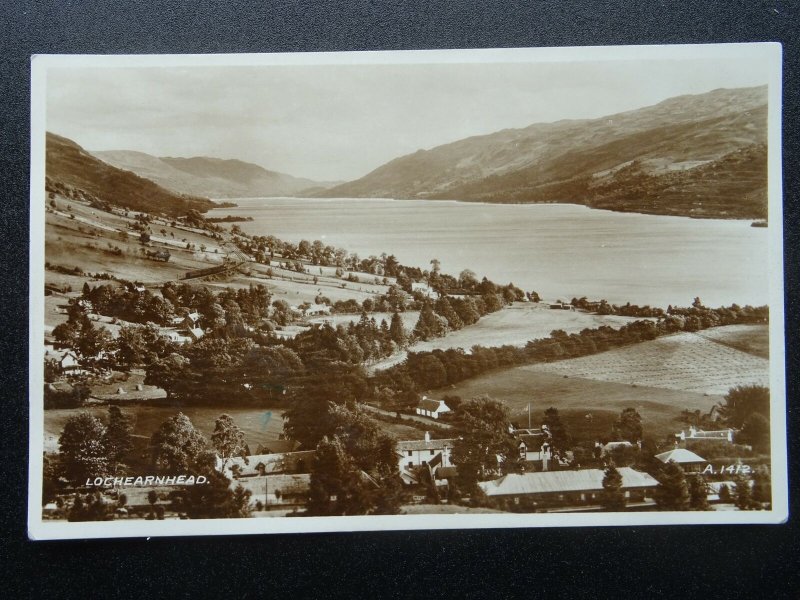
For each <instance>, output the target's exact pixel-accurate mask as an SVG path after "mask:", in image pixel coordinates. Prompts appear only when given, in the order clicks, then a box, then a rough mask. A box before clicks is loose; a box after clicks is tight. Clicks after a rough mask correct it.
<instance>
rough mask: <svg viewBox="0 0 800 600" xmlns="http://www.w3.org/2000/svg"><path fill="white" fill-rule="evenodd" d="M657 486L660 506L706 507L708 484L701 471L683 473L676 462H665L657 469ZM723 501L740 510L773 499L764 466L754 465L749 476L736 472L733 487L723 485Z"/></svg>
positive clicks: (677, 507) (657, 502)
mask: <svg viewBox="0 0 800 600" xmlns="http://www.w3.org/2000/svg"><path fill="white" fill-rule="evenodd" d="M656 478H657V479H658V481H659V487H658V488H657V490H656V498H655V500H656V504H657V505H658V508H659V510H671V511H676V510H709V506H708V494H709V486H708V483H707V482H706V480H705V479H704V478H703V476H702V475H701V474H700V473H691V474H686V473H685V472H684V470H683V469H682V468H681V466H680V465H679V464H677V463H676V462H674V461H670V462H668V463H667V464H666V465H664V466H663V468H662V469H661V470H660V471H659V472H658V473H656ZM719 499H720V501H722V502H733V503H734V504H735V505H736V507H737V508H738V509H739V510H758V509H761V508H764V507H765V506H767V505H769V504H770V503H771V502H772V484H771V479H770V474H769V470H768V469H767V468H766V467H761V468H759V469H756V470H755V471H754V473H753V477H752V479H749V478H747V477H745V476H744V475H737V476H736V478H735V479H734V485H733V490H731V489H730V488H728V486H727V485H722V486H721V487H720V490H719Z"/></svg>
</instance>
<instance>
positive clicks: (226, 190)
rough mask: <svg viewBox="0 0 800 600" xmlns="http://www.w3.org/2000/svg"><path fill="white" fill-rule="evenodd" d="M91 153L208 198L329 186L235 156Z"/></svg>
mask: <svg viewBox="0 0 800 600" xmlns="http://www.w3.org/2000/svg"><path fill="white" fill-rule="evenodd" d="M92 154H94V156H96V157H97V158H99V159H100V160H102V161H104V162H106V163H108V164H110V165H113V166H115V167H118V168H121V169H125V170H127V171H131V172H133V173H136V174H137V175H140V176H142V177H146V178H148V179H150V180H152V181H155V182H156V183H158V184H159V185H161V186H162V187H165V188H166V189H169V190H172V191H174V192H177V193H184V194H200V195H204V196H209V197H212V198H259V197H266V196H292V195H295V194H298V193H300V192H302V191H304V190H307V189H310V188H317V189H319V188H321V189H324V188H325V186H326V185H332V184H327V183H326V182H319V181H314V180H311V179H305V178H302V177H294V176H292V175H288V174H286V173H279V172H277V171H270V170H269V169H265V168H264V167H262V166H260V165H257V164H255V163H249V162H246V161H242V160H239V159H235V158H229V159H226V158H215V157H209V156H193V157H188V158H185V157H172V156H154V155H152V154H147V153H145V152H139V151H135V150H102V151H94V152H93V153H92Z"/></svg>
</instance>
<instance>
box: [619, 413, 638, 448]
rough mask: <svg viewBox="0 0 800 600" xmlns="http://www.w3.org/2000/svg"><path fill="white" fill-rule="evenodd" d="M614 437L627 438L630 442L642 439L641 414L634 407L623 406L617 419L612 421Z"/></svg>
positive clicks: (633, 442)
mask: <svg viewBox="0 0 800 600" xmlns="http://www.w3.org/2000/svg"><path fill="white" fill-rule="evenodd" d="M613 434H614V437H615V438H616V439H617V440H627V441H629V442H631V443H632V444H635V443H636V442H640V441H641V440H642V416H641V415H640V414H639V413H638V412H637V411H636V409H635V408H624V409H622V413H621V414H620V416H619V419H617V421H616V422H615V423H614V429H613Z"/></svg>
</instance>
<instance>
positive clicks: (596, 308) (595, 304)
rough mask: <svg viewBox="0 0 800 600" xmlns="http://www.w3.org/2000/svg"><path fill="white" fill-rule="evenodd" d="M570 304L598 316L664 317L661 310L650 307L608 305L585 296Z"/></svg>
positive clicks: (605, 301) (574, 299) (573, 300)
mask: <svg viewBox="0 0 800 600" xmlns="http://www.w3.org/2000/svg"><path fill="white" fill-rule="evenodd" d="M570 304H571V305H572V306H574V307H575V308H580V309H583V310H586V311H589V312H596V313H597V314H598V315H621V316H624V317H637V318H640V319H644V318H647V317H654V318H661V317H663V316H665V315H666V312H665V311H664V309H663V308H651V307H650V306H647V305H645V306H638V305H636V304H631V303H630V302H628V303H626V304H624V305H617V304H609V302H608V301H607V300H605V299H603V300H599V301H596V300H588V299H587V298H586V296H583V297H582V298H573V299H572V300H571V301H570Z"/></svg>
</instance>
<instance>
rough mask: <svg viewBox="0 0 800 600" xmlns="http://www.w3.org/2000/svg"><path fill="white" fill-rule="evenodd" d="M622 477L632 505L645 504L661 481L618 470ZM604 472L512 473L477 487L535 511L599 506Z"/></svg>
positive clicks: (595, 470) (488, 493) (644, 474)
mask: <svg viewBox="0 0 800 600" xmlns="http://www.w3.org/2000/svg"><path fill="white" fill-rule="evenodd" d="M617 470H618V471H619V474H620V475H622V490H623V491H624V492H625V498H627V499H628V501H629V502H646V501H647V499H649V498H652V497H653V493H654V491H655V489H656V487H657V486H658V481H657V480H656V479H654V478H653V477H651V476H650V475H648V474H647V473H642V472H640V471H635V470H634V469H631V468H630V467H621V468H619V469H617ZM604 477H605V473H604V472H603V470H602V469H583V470H579V471H548V472H543V473H523V474H521V475H520V474H516V473H511V474H508V475H504V476H503V477H500V478H499V479H495V480H494V481H484V482H480V483H478V485H479V486H480V487H481V489H482V490H483V491H484V493H485V494H486V495H487V496H489V497H490V498H498V499H506V500H508V501H510V502H513V503H514V504H519V503H520V501H522V500H524V501H525V502H526V503H531V504H532V505H533V507H535V508H562V507H575V508H581V507H587V506H591V505H598V504H600V501H601V493H602V491H603V478H604Z"/></svg>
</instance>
